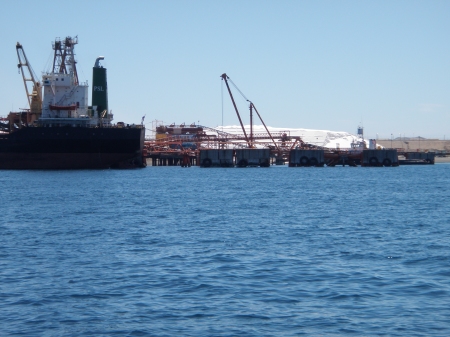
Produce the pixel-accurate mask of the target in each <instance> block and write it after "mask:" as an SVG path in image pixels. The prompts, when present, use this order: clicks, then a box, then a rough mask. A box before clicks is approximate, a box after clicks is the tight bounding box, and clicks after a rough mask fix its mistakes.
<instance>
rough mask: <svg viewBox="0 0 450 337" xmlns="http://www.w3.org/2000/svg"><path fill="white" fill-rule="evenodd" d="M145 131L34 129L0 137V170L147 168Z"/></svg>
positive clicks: (132, 129)
mask: <svg viewBox="0 0 450 337" xmlns="http://www.w3.org/2000/svg"><path fill="white" fill-rule="evenodd" d="M144 137H145V129H143V128H129V129H120V128H105V129H101V128H71V127H65V128H35V127H29V128H28V127H27V128H23V129H21V130H17V131H14V132H13V133H11V134H9V135H0V169H105V168H139V167H145V166H146V162H145V158H143V145H144Z"/></svg>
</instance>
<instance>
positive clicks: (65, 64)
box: [53, 36, 78, 85]
mask: <svg viewBox="0 0 450 337" xmlns="http://www.w3.org/2000/svg"><path fill="white" fill-rule="evenodd" d="M77 43H78V37H77V36H75V37H74V38H72V37H70V36H68V37H66V38H65V39H64V41H61V40H60V39H56V40H55V42H53V50H54V51H55V54H54V57H53V73H55V74H58V73H59V74H70V75H72V76H73V81H74V84H75V85H78V73H77V67H76V61H75V54H74V52H73V50H74V48H75V45H76V44H77Z"/></svg>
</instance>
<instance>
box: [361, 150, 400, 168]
mask: <svg viewBox="0 0 450 337" xmlns="http://www.w3.org/2000/svg"><path fill="white" fill-rule="evenodd" d="M398 165H399V161H398V154H397V150H396V149H387V150H385V149H383V150H363V151H362V161H361V166H372V167H382V166H384V167H390V166H398Z"/></svg>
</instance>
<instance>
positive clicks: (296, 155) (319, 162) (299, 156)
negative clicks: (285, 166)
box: [289, 149, 325, 167]
mask: <svg viewBox="0 0 450 337" xmlns="http://www.w3.org/2000/svg"><path fill="white" fill-rule="evenodd" d="M324 163H325V161H324V151H323V150H298V149H296V150H291V151H290V152H289V167H300V166H315V167H323V166H324Z"/></svg>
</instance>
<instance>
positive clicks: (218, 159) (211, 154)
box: [200, 150, 234, 167]
mask: <svg viewBox="0 0 450 337" xmlns="http://www.w3.org/2000/svg"><path fill="white" fill-rule="evenodd" d="M200 166H201V167H233V166H234V164H233V150H200Z"/></svg>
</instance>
